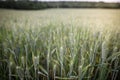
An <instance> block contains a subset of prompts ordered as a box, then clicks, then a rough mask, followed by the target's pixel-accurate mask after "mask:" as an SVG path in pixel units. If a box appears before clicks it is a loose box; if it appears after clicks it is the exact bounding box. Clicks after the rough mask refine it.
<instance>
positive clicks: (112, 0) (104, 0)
mask: <svg viewBox="0 0 120 80" xmlns="http://www.w3.org/2000/svg"><path fill="white" fill-rule="evenodd" d="M39 1H92V2H99V1H103V2H120V0H39Z"/></svg>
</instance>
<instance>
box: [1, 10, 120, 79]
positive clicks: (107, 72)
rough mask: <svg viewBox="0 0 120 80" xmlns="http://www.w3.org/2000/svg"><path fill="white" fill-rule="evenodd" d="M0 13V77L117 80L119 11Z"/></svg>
mask: <svg viewBox="0 0 120 80" xmlns="http://www.w3.org/2000/svg"><path fill="white" fill-rule="evenodd" d="M0 11H1V12H0V18H1V19H0V20H1V21H0V52H1V54H0V63H1V64H0V71H1V72H0V79H5V80H8V79H9V80H12V79H16V80H17V79H18V80H19V79H20V80H39V79H40V80H107V79H111V80H116V79H117V76H118V73H120V71H119V70H120V27H119V26H120V23H119V21H120V11H119V10H101V9H50V10H43V11H14V10H9V11H7V10H0ZM98 11H99V12H98Z"/></svg>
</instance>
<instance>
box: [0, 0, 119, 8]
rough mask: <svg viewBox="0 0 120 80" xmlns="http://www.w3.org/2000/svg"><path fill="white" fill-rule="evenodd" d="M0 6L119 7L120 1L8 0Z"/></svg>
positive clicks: (0, 2)
mask: <svg viewBox="0 0 120 80" xmlns="http://www.w3.org/2000/svg"><path fill="white" fill-rule="evenodd" d="M0 8H9V9H25V10H31V9H33V10H34V9H46V8H119V9H120V3H104V2H65V1H60V2H40V1H37V0H34V1H29V0H6V1H0Z"/></svg>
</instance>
